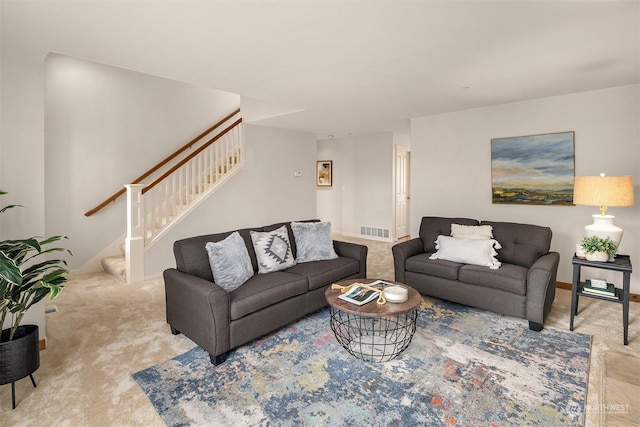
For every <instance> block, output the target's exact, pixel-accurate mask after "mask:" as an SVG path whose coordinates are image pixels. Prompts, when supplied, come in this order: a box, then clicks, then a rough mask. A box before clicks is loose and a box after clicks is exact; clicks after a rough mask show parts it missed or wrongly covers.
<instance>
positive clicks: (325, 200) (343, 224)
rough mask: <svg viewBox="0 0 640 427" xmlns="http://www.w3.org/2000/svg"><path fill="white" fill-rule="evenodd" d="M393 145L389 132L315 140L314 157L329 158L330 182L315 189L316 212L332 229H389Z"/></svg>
mask: <svg viewBox="0 0 640 427" xmlns="http://www.w3.org/2000/svg"><path fill="white" fill-rule="evenodd" d="M401 140H403V141H405V140H406V138H405V139H401ZM393 146H394V134H392V133H389V132H379V133H372V134H367V135H358V136H352V137H348V138H336V139H327V140H321V141H318V160H332V161H333V186H332V187H329V188H327V187H318V189H317V201H318V216H319V218H320V219H323V220H326V221H331V224H332V230H333V231H336V232H340V233H343V234H347V235H354V236H359V235H360V226H362V225H364V226H370V227H381V228H388V229H389V230H393V227H394V218H393V215H394V208H393V165H394V157H393V156H394V151H393Z"/></svg>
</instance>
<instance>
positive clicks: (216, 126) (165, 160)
mask: <svg viewBox="0 0 640 427" xmlns="http://www.w3.org/2000/svg"><path fill="white" fill-rule="evenodd" d="M239 112H240V109H239V108H238V109H237V110H235V111H234V112H233V113H231V114H229V115H228V116H226V117H225V118H224V119H222V120H220V121H219V122H218V123H216V124H215V125H213V126H211V127H210V128H209V129H207V130H205V131H204V132H202V133H201V134H200V135H198V136H196V137H195V138H193V139H192V140H191V141H189V142H188V143H186V144H185V145H183V146H182V147H180V148H179V149H177V150H176V151H175V152H173V153H172V154H170V155H169V156H168V157H167V158H165V159H164V160H162V161H161V162H160V163H158V164H157V165H155V166H154V167H152V168H151V169H149V170H148V171H146V172H145V173H143V174H142V175H140V176H139V177H138V178H136V179H134V180H133V181H132V182H131V184H139V183H140V182H142V180H143V179H145V178H146V177H148V176H149V175H151V174H152V173H154V172H156V171H157V170H158V169H160V168H161V167H162V166H164V165H166V164H167V163H169V162H170V161H171V160H173V159H175V158H176V157H177V156H179V155H180V154H181V153H182V152H184V151H185V150H188V149H189V148H191V146H192V145H193V144H195V143H196V142H198V141H199V140H200V139H202V138H203V137H204V136H205V135H207V134H209V133H211V132H212V131H214V130H215V129H217V128H218V127H220V126H222V124H223V123H224V122H226V121H227V120H229V119H230V118H231V117H233V116H235V115H236V114H238V113H239ZM241 120H242V119H241ZM227 129H228V128H227ZM226 132H228V130H225V133H226ZM208 144H211V141H209V142H208V143H207V145H208ZM172 170H173V169H172ZM126 192H127V189H126V188H124V187H123V188H122V189H120V190H119V191H117V192H116V193H114V194H113V195H111V196H110V197H108V198H107V199H106V200H105V201H103V202H102V203H100V204H99V205H98V206H96V207H95V208H93V209H91V210H90V211H88V212H86V213H85V214H84V216H91V215H93V214H95V213H96V212H98V211H100V210H101V209H102V208H104V207H105V206H107V205H108V204H109V203H113V202H115V201H116V199H117V198H118V197H120V196H122V195H123V194H124V193H126Z"/></svg>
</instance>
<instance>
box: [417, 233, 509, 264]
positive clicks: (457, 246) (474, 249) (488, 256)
mask: <svg viewBox="0 0 640 427" xmlns="http://www.w3.org/2000/svg"><path fill="white" fill-rule="evenodd" d="M435 243H436V250H437V252H436V253H434V254H432V255H431V256H430V257H429V258H430V259H445V260H447V261H453V262H459V263H462V264H473V265H483V266H485V267H489V268H490V269H492V270H497V269H498V268H499V267H500V265H501V263H500V261H498V260H497V259H496V258H495V257H496V256H497V255H498V253H497V252H496V249H500V248H502V246H500V243H498V241H497V240H494V239H484V240H479V239H462V238H459V237H450V236H442V235H440V236H438V239H437V240H436V242H435Z"/></svg>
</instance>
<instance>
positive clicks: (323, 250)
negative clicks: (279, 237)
mask: <svg viewBox="0 0 640 427" xmlns="http://www.w3.org/2000/svg"><path fill="white" fill-rule="evenodd" d="M291 229H292V230H293V235H294V236H295V241H296V248H297V254H296V262H299V263H300V262H311V261H322V260H329V259H335V258H338V254H336V251H335V250H334V248H333V240H332V239H331V223H329V222H292V223H291Z"/></svg>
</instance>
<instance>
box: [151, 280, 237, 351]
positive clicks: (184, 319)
mask: <svg viewBox="0 0 640 427" xmlns="http://www.w3.org/2000/svg"><path fill="white" fill-rule="evenodd" d="M164 286H165V297H166V303H167V323H169V325H170V326H171V328H172V329H173V330H177V331H179V332H181V333H183V334H184V335H185V336H187V337H189V338H190V339H191V340H192V341H193V342H195V343H196V344H198V345H199V346H200V347H202V348H203V349H204V350H205V351H207V352H208V353H209V354H211V355H212V356H217V355H220V354H224V353H226V352H227V351H229V349H230V335H229V321H230V320H229V319H230V315H229V294H228V293H227V291H225V290H224V289H222V288H221V287H220V286H218V285H216V284H215V283H213V282H210V281H208V280H205V279H202V278H200V277H197V276H192V275H190V274H187V273H183V272H182V271H179V270H177V269H175V268H170V269H167V270H165V271H164Z"/></svg>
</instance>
